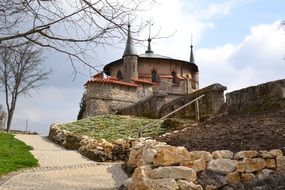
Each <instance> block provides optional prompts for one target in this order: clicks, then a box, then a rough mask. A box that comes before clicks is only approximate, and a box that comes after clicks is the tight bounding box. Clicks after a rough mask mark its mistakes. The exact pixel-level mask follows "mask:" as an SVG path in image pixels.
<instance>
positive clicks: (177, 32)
mask: <svg viewBox="0 0 285 190" xmlns="http://www.w3.org/2000/svg"><path fill="white" fill-rule="evenodd" d="M233 5H234V4H233V3H232V1H231V0H224V1H220V2H216V3H212V2H211V3H201V1H197V0H191V1H189V0H187V1H186V0H157V4H154V6H153V7H152V9H151V10H149V11H147V12H144V13H143V15H142V17H143V18H144V19H145V20H148V19H151V20H152V21H153V23H154V25H153V27H152V35H155V34H156V32H157V31H160V33H159V36H160V37H165V36H169V35H171V34H173V33H174V35H173V36H169V37H168V38H166V39H154V40H153V41H152V47H153V50H154V52H155V53H158V54H162V55H168V56H170V57H174V58H178V59H183V60H188V59H189V52H190V51H189V49H190V47H189V46H190V43H191V35H193V40H194V44H196V43H195V42H197V41H199V40H200V38H201V37H202V36H203V33H204V31H205V30H207V29H211V28H213V27H215V25H214V23H213V22H212V20H211V19H213V18H216V17H220V16H224V15H227V14H229V13H230V10H231V8H232V7H233ZM147 37H148V33H147V31H145V32H144V33H141V34H140V38H147ZM174 47H175V48H174ZM138 49H139V52H143V51H144V49H145V48H138Z"/></svg>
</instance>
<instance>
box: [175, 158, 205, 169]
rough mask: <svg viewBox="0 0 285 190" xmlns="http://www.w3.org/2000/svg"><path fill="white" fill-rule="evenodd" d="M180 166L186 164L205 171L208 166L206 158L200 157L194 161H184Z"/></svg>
mask: <svg viewBox="0 0 285 190" xmlns="http://www.w3.org/2000/svg"><path fill="white" fill-rule="evenodd" d="M180 166H186V167H189V168H192V169H193V170H195V172H200V171H203V170H205V169H206V168H207V164H206V162H205V160H203V159H198V160H194V161H184V162H181V163H180Z"/></svg>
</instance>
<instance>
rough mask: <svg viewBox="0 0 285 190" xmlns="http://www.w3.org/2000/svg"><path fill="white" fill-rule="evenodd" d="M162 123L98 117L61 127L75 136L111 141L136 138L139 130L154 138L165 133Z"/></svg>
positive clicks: (143, 119) (134, 118) (116, 117)
mask: <svg viewBox="0 0 285 190" xmlns="http://www.w3.org/2000/svg"><path fill="white" fill-rule="evenodd" d="M161 123H162V121H160V120H156V119H147V118H139V117H131V116H118V115H99V116H95V117H90V118H86V119H82V120H79V121H77V122H73V123H69V124H64V125H61V127H62V128H63V129H66V130H68V131H72V132H74V133H75V134H81V135H88V136H92V137H94V138H97V139H100V138H104V139H106V140H109V141H113V140H116V139H119V138H122V139H127V138H128V137H132V138H135V137H138V135H139V131H140V129H142V130H143V136H144V137H148V136H151V137H155V136H158V135H159V134H162V133H165V132H167V129H166V128H164V127H162V126H161Z"/></svg>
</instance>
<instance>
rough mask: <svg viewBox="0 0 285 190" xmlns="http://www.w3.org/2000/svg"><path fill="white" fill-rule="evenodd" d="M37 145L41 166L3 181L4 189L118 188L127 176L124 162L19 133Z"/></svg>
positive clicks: (0, 183) (20, 136)
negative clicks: (102, 160)
mask: <svg viewBox="0 0 285 190" xmlns="http://www.w3.org/2000/svg"><path fill="white" fill-rule="evenodd" d="M16 138H17V139H19V140H21V141H23V142H25V143H26V144H27V145H30V146H32V147H34V150H33V151H32V154H33V155H34V156H35V157H36V158H37V159H38V160H39V164H40V167H38V168H33V169H28V170H24V171H21V172H16V173H14V174H11V175H9V176H8V177H6V179H4V180H3V179H2V182H1V181H0V189H1V190H2V189H17V190H18V189H19V190H28V189H29V190H30V189H36V190H42V189H49V190H50V189H53V190H57V189H58V190H62V189H63V190H65V189H98V190H99V189H102V190H103V189H117V188H118V187H119V186H120V185H121V184H122V183H123V181H124V180H125V179H126V178H127V176H126V174H125V173H124V172H123V171H122V169H121V163H98V162H94V161H91V160H88V159H86V158H85V157H83V156H82V155H81V154H79V153H78V152H76V151H72V150H66V149H64V148H62V147H60V146H58V145H55V144H54V143H52V142H50V141H49V140H48V139H47V138H46V137H42V136H38V135H16Z"/></svg>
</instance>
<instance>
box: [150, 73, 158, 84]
mask: <svg viewBox="0 0 285 190" xmlns="http://www.w3.org/2000/svg"><path fill="white" fill-rule="evenodd" d="M151 82H158V76H157V73H156V71H155V70H153V71H152V72H151Z"/></svg>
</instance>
